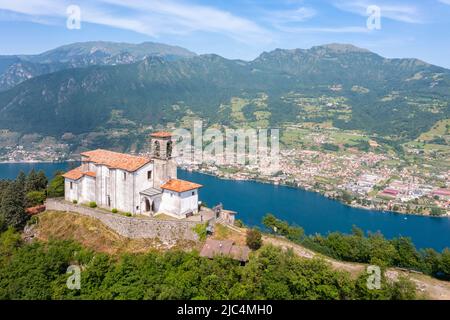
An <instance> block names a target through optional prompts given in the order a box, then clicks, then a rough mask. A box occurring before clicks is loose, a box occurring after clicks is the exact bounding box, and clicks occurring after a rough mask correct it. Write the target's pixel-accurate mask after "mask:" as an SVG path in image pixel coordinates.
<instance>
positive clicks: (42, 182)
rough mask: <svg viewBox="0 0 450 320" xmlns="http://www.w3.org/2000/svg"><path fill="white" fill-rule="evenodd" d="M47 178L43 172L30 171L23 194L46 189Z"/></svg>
mask: <svg viewBox="0 0 450 320" xmlns="http://www.w3.org/2000/svg"><path fill="white" fill-rule="evenodd" d="M47 183H48V181H47V177H46V176H45V173H44V171H42V170H40V171H39V172H36V171H35V170H34V169H32V170H31V171H30V173H29V174H28V176H27V178H26V182H25V193H29V192H31V191H42V190H45V189H46V188H47Z"/></svg>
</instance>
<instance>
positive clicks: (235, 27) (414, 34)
mask: <svg viewBox="0 0 450 320" xmlns="http://www.w3.org/2000/svg"><path fill="white" fill-rule="evenodd" d="M74 6H75V7H74ZM74 8H75V9H74ZM78 9H79V17H80V19H77V17H78ZM378 13H379V15H378ZM378 17H379V19H378ZM77 21H79V24H78V23H77ZM78 26H79V28H78ZM96 40H103V41H117V42H129V43H140V42H144V41H153V42H161V43H167V44H172V45H179V46H182V47H185V48H187V49H189V50H191V51H194V52H196V53H199V54H203V53H216V54H219V55H221V56H224V57H226V58H231V59H244V60H251V59H254V58H256V57H257V56H258V55H259V54H261V53H262V52H263V51H271V50H273V49H275V48H284V49H293V48H310V47H311V46H315V45H321V44H326V43H350V44H353V45H356V46H359V47H362V48H366V49H369V50H371V51H374V52H376V53H378V54H380V55H382V56H385V57H389V58H419V59H421V60H424V61H426V62H429V63H433V64H436V65H439V66H443V67H447V68H450V41H449V40H450V0H409V1H404V0H397V1H393V0H214V1H213V0H210V1H205V0H128V1H127V0H89V1H87V0H70V1H66V0H0V44H1V45H0V54H4V55H7V54H36V53H40V52H43V51H46V50H49V49H53V48H55V47H58V46H60V45H64V44H68V43H73V42H81V41H96Z"/></svg>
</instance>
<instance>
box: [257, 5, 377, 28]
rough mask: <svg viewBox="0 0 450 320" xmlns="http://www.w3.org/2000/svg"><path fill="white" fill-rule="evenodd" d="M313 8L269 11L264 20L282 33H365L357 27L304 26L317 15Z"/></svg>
mask: <svg viewBox="0 0 450 320" xmlns="http://www.w3.org/2000/svg"><path fill="white" fill-rule="evenodd" d="M317 14H318V13H317V11H316V10H315V9H313V8H308V7H299V8H296V9H293V10H281V11H271V12H270V13H269V14H267V16H266V18H265V20H266V21H268V22H269V23H270V24H271V25H272V26H273V27H274V28H275V29H277V30H278V31H281V32H284V33H365V32H369V30H368V29H367V28H364V27H359V26H342V27H322V26H321V27H311V26H307V27H306V26H304V24H302V23H304V22H306V21H308V20H310V19H312V18H313V17H315V16H316V15H317Z"/></svg>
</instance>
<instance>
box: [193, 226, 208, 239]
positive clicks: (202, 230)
mask: <svg viewBox="0 0 450 320" xmlns="http://www.w3.org/2000/svg"><path fill="white" fill-rule="evenodd" d="M207 227H208V223H199V224H197V225H195V227H193V230H194V232H195V233H196V234H197V235H198V239H199V240H200V241H205V240H206V235H207Z"/></svg>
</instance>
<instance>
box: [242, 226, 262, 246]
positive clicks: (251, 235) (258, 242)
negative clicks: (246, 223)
mask: <svg viewBox="0 0 450 320" xmlns="http://www.w3.org/2000/svg"><path fill="white" fill-rule="evenodd" d="M246 243H247V246H248V247H249V248H250V249H252V250H258V249H259V248H261V246H262V235H261V232H260V231H259V230H258V229H247V235H246Z"/></svg>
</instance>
